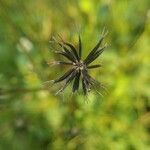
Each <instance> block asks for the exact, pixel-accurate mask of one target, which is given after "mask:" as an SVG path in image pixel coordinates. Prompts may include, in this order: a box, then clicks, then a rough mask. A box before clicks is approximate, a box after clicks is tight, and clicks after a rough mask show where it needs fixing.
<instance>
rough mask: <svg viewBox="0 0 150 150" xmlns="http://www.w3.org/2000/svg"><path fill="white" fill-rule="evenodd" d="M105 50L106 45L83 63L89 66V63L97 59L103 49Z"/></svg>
mask: <svg viewBox="0 0 150 150" xmlns="http://www.w3.org/2000/svg"><path fill="white" fill-rule="evenodd" d="M105 48H106V45H105V46H104V47H102V48H100V49H99V50H98V51H97V52H96V53H95V54H93V55H92V56H91V57H90V58H89V59H88V60H87V61H86V62H84V63H85V64H86V65H88V64H90V63H91V62H93V61H94V60H95V59H96V58H97V57H99V56H100V55H101V53H102V52H103V51H104V49H105Z"/></svg>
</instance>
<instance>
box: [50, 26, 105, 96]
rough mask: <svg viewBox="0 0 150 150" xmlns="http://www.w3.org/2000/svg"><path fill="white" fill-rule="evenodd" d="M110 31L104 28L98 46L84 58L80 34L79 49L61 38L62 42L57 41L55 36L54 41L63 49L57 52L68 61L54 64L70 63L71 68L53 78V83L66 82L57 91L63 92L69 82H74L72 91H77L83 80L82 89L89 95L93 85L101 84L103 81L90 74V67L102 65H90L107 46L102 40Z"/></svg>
mask: <svg viewBox="0 0 150 150" xmlns="http://www.w3.org/2000/svg"><path fill="white" fill-rule="evenodd" d="M107 33H108V32H105V29H104V30H103V32H102V34H101V37H100V40H99V41H98V43H97V44H96V46H95V47H94V48H93V49H92V50H91V52H90V53H89V54H88V56H87V57H86V58H85V59H84V60H82V59H81V56H82V43H81V38H80V35H79V44H78V50H77V49H76V48H75V47H74V45H72V44H71V43H68V42H65V41H64V40H62V38H61V42H59V41H57V40H56V39H55V38H53V39H54V41H55V42H57V44H58V45H59V46H60V47H61V48H62V50H61V51H55V53H57V54H59V55H62V56H64V57H65V58H67V60H68V61H66V62H65V61H54V62H53V64H55V65H70V66H71V69H70V70H68V71H67V72H66V73H65V74H64V75H62V76H61V77H59V78H58V79H56V80H53V83H60V82H64V84H63V86H62V87H61V89H60V90H59V91H58V92H57V94H58V93H60V92H63V91H64V90H65V88H66V87H67V86H68V85H69V83H71V82H73V86H72V92H73V93H74V92H76V91H78V89H79V83H80V81H81V82H82V89H83V93H84V95H87V93H88V92H89V91H90V89H91V88H92V87H94V86H95V85H99V86H101V83H100V82H98V81H96V80H95V79H93V78H92V77H91V76H90V75H89V74H88V70H89V69H94V68H98V67H101V65H100V64H96V65H90V64H91V63H92V62H93V61H94V60H95V59H97V58H98V57H99V56H100V55H101V54H102V52H103V51H104V49H105V48H106V46H107V45H106V44H105V45H104V46H101V45H102V42H103V40H104V38H105V36H106V35H107Z"/></svg>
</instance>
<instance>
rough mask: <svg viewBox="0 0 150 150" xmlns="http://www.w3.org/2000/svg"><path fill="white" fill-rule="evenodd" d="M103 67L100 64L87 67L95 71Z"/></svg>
mask: <svg viewBox="0 0 150 150" xmlns="http://www.w3.org/2000/svg"><path fill="white" fill-rule="evenodd" d="M101 66H102V65H100V64H98V65H91V66H87V68H88V69H94V68H99V67H101Z"/></svg>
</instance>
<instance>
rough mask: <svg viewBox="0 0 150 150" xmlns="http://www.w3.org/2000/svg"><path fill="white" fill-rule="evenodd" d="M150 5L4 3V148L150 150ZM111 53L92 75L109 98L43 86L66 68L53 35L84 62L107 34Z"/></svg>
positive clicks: (59, 0) (0, 87) (0, 19)
mask: <svg viewBox="0 0 150 150" xmlns="http://www.w3.org/2000/svg"><path fill="white" fill-rule="evenodd" d="M149 6H150V1H149V0H142V1H141V0H36V1H35V0H24V1H23V0H0V149H1V150H5V149H6V150H33V149H36V150H43V149H44V150H45V149H54V150H57V149H60V150H65V149H68V150H73V149H81V150H84V149H85V150H148V149H150V141H149V139H150V137H149V131H150V91H149V90H150V80H149V79H150V78H149V73H150V72H149V70H150V62H149V50H150V9H149ZM104 26H106V27H107V29H108V30H109V35H108V36H107V39H106V41H107V43H108V44H109V45H110V46H109V48H108V49H107V50H106V51H105V52H104V53H103V55H102V56H101V58H99V59H98V61H99V62H101V63H102V64H103V68H101V69H96V70H95V71H92V72H91V75H92V76H93V77H94V78H96V79H97V80H99V81H103V82H104V83H105V84H106V85H107V90H108V92H107V94H104V96H103V97H102V96H101V95H99V94H97V93H90V94H89V96H88V103H87V101H86V99H87V97H84V96H82V94H75V95H72V96H70V94H71V90H70V88H68V89H67V90H66V92H65V96H64V97H63V95H60V96H55V92H56V90H57V89H58V88H59V86H56V88H55V89H53V88H51V86H50V88H49V91H48V90H42V89H41V87H42V84H43V83H44V82H45V81H47V80H51V79H53V78H55V77H56V76H59V75H60V74H61V72H62V71H63V72H64V71H65V70H67V68H65V69H64V68H60V67H49V66H48V65H47V63H46V62H47V61H50V60H52V59H58V56H57V55H54V53H53V52H52V51H53V46H52V45H51V44H50V43H49V40H50V39H51V36H53V35H54V36H57V34H61V35H62V37H63V38H64V39H65V40H68V41H70V42H72V43H75V45H77V36H78V33H79V32H80V34H81V37H82V42H83V51H84V53H83V55H84V57H85V56H86V55H87V54H88V52H89V51H90V49H91V48H92V47H93V46H94V45H95V44H96V42H97V41H98V39H99V37H100V33H101V31H102V29H103V27H104Z"/></svg>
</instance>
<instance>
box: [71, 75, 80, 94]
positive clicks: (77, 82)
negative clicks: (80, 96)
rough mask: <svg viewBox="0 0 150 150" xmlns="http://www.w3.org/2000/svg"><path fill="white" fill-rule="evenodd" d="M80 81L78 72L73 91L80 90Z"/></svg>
mask: <svg viewBox="0 0 150 150" xmlns="http://www.w3.org/2000/svg"><path fill="white" fill-rule="evenodd" d="M79 82H80V72H78V73H77V75H76V77H75V80H74V83H73V87H72V92H75V91H77V90H78V88H79Z"/></svg>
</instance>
